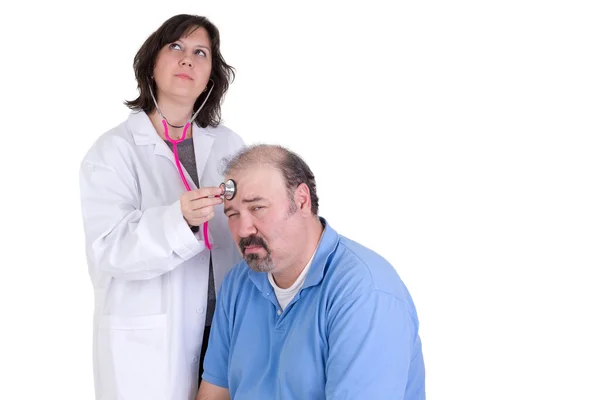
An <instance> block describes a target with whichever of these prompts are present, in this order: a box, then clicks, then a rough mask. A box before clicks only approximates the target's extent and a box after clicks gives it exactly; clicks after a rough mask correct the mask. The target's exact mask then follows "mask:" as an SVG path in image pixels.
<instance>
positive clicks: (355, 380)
mask: <svg viewBox="0 0 600 400" xmlns="http://www.w3.org/2000/svg"><path fill="white" fill-rule="evenodd" d="M327 326H328V331H329V334H328V344H329V353H328V356H327V362H326V384H325V393H326V398H327V399H328V400H332V399H346V400H352V399H356V400H358V399H398V400H401V399H404V392H405V390H406V386H407V381H408V373H409V368H410V361H411V354H412V349H413V344H414V343H415V328H414V322H413V320H412V318H411V317H410V314H409V312H408V308H407V306H406V304H405V303H404V302H403V301H401V300H399V299H398V298H397V297H395V296H393V295H391V294H389V293H384V292H380V291H377V290H373V291H370V292H369V293H365V294H362V295H360V296H358V297H356V298H354V299H351V300H349V301H344V302H343V304H341V305H340V306H338V307H336V308H334V309H332V313H331V317H330V318H329V320H328V323H327Z"/></svg>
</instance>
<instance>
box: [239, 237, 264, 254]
mask: <svg viewBox="0 0 600 400" xmlns="http://www.w3.org/2000/svg"><path fill="white" fill-rule="evenodd" d="M238 246H240V250H241V251H242V253H244V249H245V248H246V247H248V246H260V247H262V248H263V249H265V250H266V251H267V253H270V252H271V251H270V250H269V247H268V246H267V243H266V242H265V240H264V239H263V238H261V237H260V236H256V235H251V236H248V237H245V238H241V239H240V242H239V243H238Z"/></svg>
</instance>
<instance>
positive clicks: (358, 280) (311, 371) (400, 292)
mask: <svg viewBox="0 0 600 400" xmlns="http://www.w3.org/2000/svg"><path fill="white" fill-rule="evenodd" d="M322 222H323V223H325V220H323V219H322ZM217 297H218V298H217V307H216V311H215V315H214V319H213V323H212V330H211V333H210V340H209V345H208V351H207V353H206V357H205V360H204V374H203V375H202V379H204V380H206V381H207V382H210V383H212V384H214V385H217V386H220V387H224V388H228V389H229V393H230V395H231V398H232V399H234V400H246V399H248V400H257V399H260V400H263V399H265V400H267V399H268V400H276V399H277V400H279V399H310V400H318V399H345V400H348V399H361V400H364V399H368V400H379V399H386V400H389V399H403V400H421V399H425V368H424V363H423V354H422V352H421V340H420V338H419V334H418V329H419V322H418V319H417V313H416V310H415V306H414V304H413V301H412V299H411V297H410V294H409V292H408V290H407V289H406V287H405V286H404V284H403V283H402V281H401V280H400V277H399V276H398V274H397V273H396V270H395V269H394V268H393V267H392V266H391V265H390V264H389V263H388V262H387V261H386V260H385V259H384V258H383V257H381V256H379V255H378V254H376V253H375V252H373V251H371V250H369V249H367V248H366V247H364V246H361V245H360V244H358V243H356V242H353V241H351V240H349V239H347V238H345V237H343V236H341V235H338V233H337V232H336V231H335V230H333V228H331V226H329V225H328V224H326V226H325V232H324V233H323V236H322V238H321V241H320V243H319V246H318V248H317V252H316V254H315V256H314V258H313V262H312V264H311V266H310V270H309V272H308V275H307V277H306V280H305V282H304V285H303V286H302V288H301V289H300V290H299V291H298V293H297V294H296V296H295V297H294V298H293V299H292V301H291V302H290V304H289V305H288V306H287V308H286V309H285V310H284V311H282V310H281V307H280V306H279V304H278V302H277V298H276V296H275V293H274V291H273V287H272V286H271V285H270V284H269V280H268V277H267V274H266V273H260V272H254V271H252V270H251V269H250V268H249V267H248V265H247V264H246V262H242V263H240V264H238V265H236V266H235V267H234V268H233V269H232V270H231V271H230V272H229V273H228V275H227V276H226V278H225V280H224V282H223V284H222V286H221V289H220V291H219V295H218V296H217Z"/></svg>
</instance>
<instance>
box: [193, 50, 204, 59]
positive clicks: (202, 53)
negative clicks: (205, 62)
mask: <svg viewBox="0 0 600 400" xmlns="http://www.w3.org/2000/svg"><path fill="white" fill-rule="evenodd" d="M194 54H196V55H197V56H202V57H206V53H205V52H204V50H200V49H198V50H196V51H195V52H194Z"/></svg>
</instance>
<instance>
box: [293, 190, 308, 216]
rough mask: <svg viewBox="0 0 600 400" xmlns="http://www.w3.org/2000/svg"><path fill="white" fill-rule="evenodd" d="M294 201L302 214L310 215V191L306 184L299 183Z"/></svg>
mask: <svg viewBox="0 0 600 400" xmlns="http://www.w3.org/2000/svg"><path fill="white" fill-rule="evenodd" d="M294 201H295V202H296V205H297V206H298V208H299V209H300V210H301V211H302V212H308V213H312V204H311V202H310V190H309V189H308V186H307V185H306V183H301V184H300V185H298V187H297V188H296V193H295V195H294Z"/></svg>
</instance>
